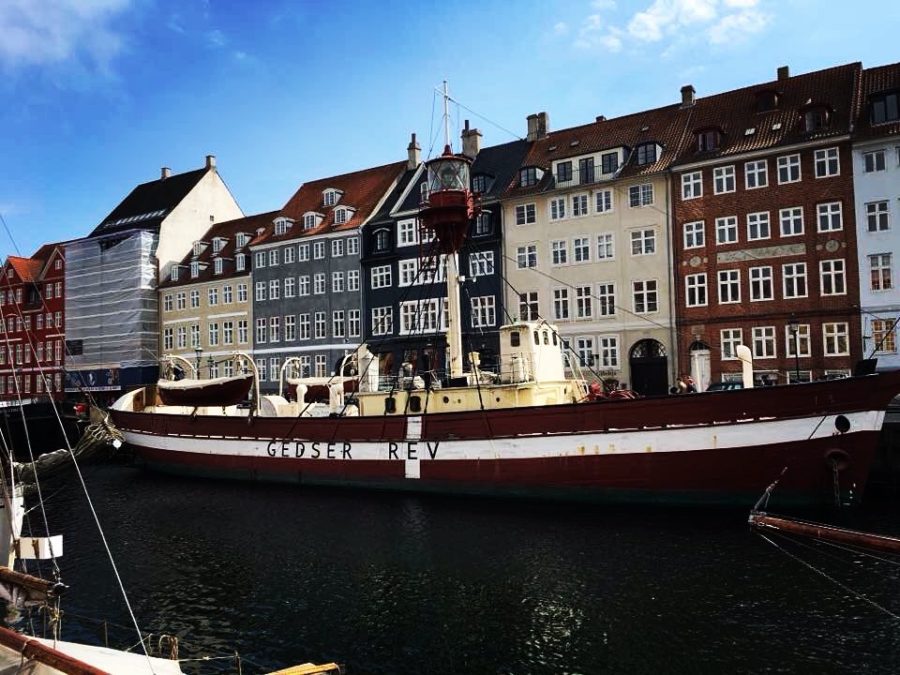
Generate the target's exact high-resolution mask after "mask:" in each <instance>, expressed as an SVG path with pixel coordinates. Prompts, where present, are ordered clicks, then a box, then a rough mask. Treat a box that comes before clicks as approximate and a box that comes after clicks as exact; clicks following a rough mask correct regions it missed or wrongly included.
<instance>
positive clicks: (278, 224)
mask: <svg viewBox="0 0 900 675" xmlns="http://www.w3.org/2000/svg"><path fill="white" fill-rule="evenodd" d="M293 224H294V223H293V221H291V220H290V219H288V218H276V219H275V234H276V235H283V234H287V232H288V230H290V229H291V225H293Z"/></svg>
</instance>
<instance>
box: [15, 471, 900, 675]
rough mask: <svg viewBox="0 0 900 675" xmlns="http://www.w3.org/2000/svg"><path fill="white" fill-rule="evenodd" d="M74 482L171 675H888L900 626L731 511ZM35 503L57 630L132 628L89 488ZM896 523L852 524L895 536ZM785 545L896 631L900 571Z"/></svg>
mask: <svg viewBox="0 0 900 675" xmlns="http://www.w3.org/2000/svg"><path fill="white" fill-rule="evenodd" d="M85 478H86V480H87V483H88V488H89V491H90V495H91V498H92V500H93V502H94V505H95V507H96V510H97V512H98V514H99V516H100V519H101V523H102V525H103V528H104V531H105V534H106V537H107V540H108V542H109V545H110V548H111V549H112V553H113V555H114V557H115V560H116V563H117V565H118V566H119V570H120V573H121V575H122V579H123V581H124V584H125V587H126V590H127V591H128V595H129V598H130V601H131V603H132V606H133V608H134V610H135V614H136V615H137V618H138V621H139V623H140V626H141V628H142V629H143V630H144V631H146V632H152V633H154V634H156V635H157V636H158V634H159V633H172V634H177V635H178V636H179V638H180V640H181V656H182V657H186V656H187V657H191V656H193V657H196V656H200V655H211V656H227V655H229V654H232V653H233V652H234V651H237V652H239V653H240V655H241V656H242V657H243V659H244V661H243V672H244V673H258V672H265V671H266V669H271V670H274V669H277V668H279V667H282V668H283V667H286V666H288V665H293V664H297V663H302V662H305V661H310V660H311V661H327V660H335V661H338V662H341V663H344V664H347V666H348V671H349V672H350V673H351V674H353V673H392V674H403V673H435V674H440V673H448V674H449V673H455V674H456V673H726V672H729V673H730V672H740V673H766V672H775V673H782V672H783V673H863V672H864V673H896V672H900V649H898V647H900V619H898V618H894V617H892V616H889V615H888V614H887V613H886V612H885V611H882V610H879V609H877V608H876V607H873V606H872V605H871V604H868V603H866V602H864V601H862V600H860V599H858V598H857V597H855V596H853V595H852V594H850V593H849V592H847V591H845V590H844V589H842V588H840V587H839V586H837V585H835V584H834V583H832V582H830V581H828V580H827V579H825V578H824V577H823V576H821V575H820V574H818V573H816V572H815V571H813V570H812V569H810V568H809V567H807V566H805V565H804V564H801V563H800V562H798V561H796V560H795V559H793V558H791V557H789V556H788V555H786V554H785V553H783V552H782V551H780V550H778V549H776V548H775V547H774V546H772V545H770V544H769V543H767V542H765V541H764V540H762V539H761V538H760V537H759V536H757V535H754V534H751V533H750V532H749V531H748V529H747V526H746V524H745V523H746V517H747V512H746V511H743V510H742V511H733V510H727V511H726V510H712V511H710V510H685V509H681V510H672V509H662V508H659V509H652V510H636V509H633V508H632V509H624V508H617V509H612V508H609V507H602V506H583V505H560V504H550V503H539V502H514V501H492V500H484V499H452V498H437V497H430V496H425V497H411V496H406V495H395V494H381V493H369V492H355V491H354V492H352V491H340V490H313V489H304V488H295V487H289V486H266V485H255V484H244V483H224V482H209V481H196V480H188V479H180V478H171V477H166V476H160V475H155V474H150V473H144V472H141V471H139V470H135V469H132V468H127V467H121V466H118V467H117V466H100V467H92V468H89V469H87V470H86V471H85ZM46 491H47V493H48V494H49V499H48V504H47V508H48V511H47V517H48V519H49V520H50V523H51V529H52V530H53V531H54V532H58V533H59V532H61V533H63V534H64V535H65V555H64V556H63V558H62V560H61V570H62V574H63V581H64V582H65V583H67V584H69V585H70V586H71V590H70V592H69V594H68V595H67V596H66V598H65V601H64V603H63V608H64V609H66V610H68V611H69V612H70V613H71V614H78V615H86V616H91V617H97V618H105V619H107V620H109V621H111V622H114V623H118V624H128V623H129V619H128V615H127V612H126V610H125V605H124V602H123V601H122V599H121V595H120V593H119V592H118V589H117V586H116V583H115V579H114V576H113V574H112V570H111V567H110V563H109V561H108V559H107V558H106V556H105V553H104V551H103V548H102V544H101V542H100V538H99V535H98V533H97V531H96V528H95V527H94V526H93V524H92V520H91V517H90V513H89V510H88V507H87V502H86V500H85V497H84V495H83V494H82V492H81V490H80V487H78V486H77V485H76V484H75V483H74V482H73V483H71V484H69V485H66V486H64V487H61V488H59V487H57V488H55V489H47V490H46ZM897 506H898V504H897V503H895V502H882V503H880V504H878V505H873V506H870V507H869V508H868V509H865V510H863V511H861V512H858V513H856V514H855V515H854V516H853V517H852V519H851V520H852V522H853V524H855V525H857V526H860V527H864V528H868V529H873V530H877V531H879V532H882V533H898V532H900V512H898V508H897ZM819 515H820V516H824V517H831V516H829V514H819ZM831 519H832V520H834V517H831ZM30 520H31V523H32V526H33V527H37V524H38V523H39V518H38V513H37V512H36V511H35V512H32V513H31V515H30ZM779 544H780V545H782V546H783V547H784V548H785V549H786V550H788V551H790V552H791V553H793V554H794V555H798V556H800V557H801V558H802V559H803V560H804V561H805V562H807V563H809V564H811V565H813V566H815V568H816V569H819V570H821V571H823V572H825V573H827V574H828V575H829V576H831V577H833V578H834V579H836V580H839V581H840V582H841V583H843V584H845V585H846V586H848V587H850V588H852V589H854V590H855V591H857V592H860V593H863V594H865V595H866V596H868V597H869V598H871V599H872V600H873V601H875V602H877V603H878V604H879V605H881V606H882V607H883V608H884V609H885V610H888V611H890V612H893V613H895V614H897V615H900V567H898V566H897V564H896V563H895V562H894V561H889V560H883V561H879V560H874V559H871V558H868V557H864V556H861V555H858V554H853V553H850V552H848V551H844V550H838V549H832V548H823V547H818V546H817V547H812V548H804V547H803V546H801V545H799V544H797V543H796V542H794V541H787V540H779ZM86 626H87V624H84V623H82V622H77V621H75V619H74V617H70V618H67V619H66V620H65V623H64V629H63V630H64V637H65V638H68V639H73V640H90V641H96V640H97V639H98V638H97V636H98V635H99V632H98V631H96V630H91V629H89V628H87V627H86ZM112 632H113V634H114V637H116V638H118V639H119V643H120V645H124V644H133V643H135V642H136V641H137V639H136V637H135V633H134V631H132V632H131V633H128V632H127V631H115V630H114V631H112ZM226 665H227V664H226V662H223V661H215V662H208V663H205V664H185V665H184V666H183V667H184V669H185V672H188V673H191V672H203V673H208V672H237V671H236V670H235V669H234V668H232V669H231V670H228V669H227V668H226V667H225V666H226Z"/></svg>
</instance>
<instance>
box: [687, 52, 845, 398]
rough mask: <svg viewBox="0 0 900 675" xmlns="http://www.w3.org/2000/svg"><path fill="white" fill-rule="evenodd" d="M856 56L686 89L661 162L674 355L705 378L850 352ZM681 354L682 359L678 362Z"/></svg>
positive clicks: (771, 378)
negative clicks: (746, 354) (685, 117)
mask: <svg viewBox="0 0 900 675" xmlns="http://www.w3.org/2000/svg"><path fill="white" fill-rule="evenodd" d="M860 76H861V65H860V64H858V63H854V64H849V65H844V66H839V67H835V68H830V69H827V70H821V71H817V72H813V73H807V74H804V75H799V76H795V77H790V75H789V73H788V69H787V68H780V69H779V71H778V78H777V79H776V80H774V81H771V82H766V83H763V84H759V85H755V86H752V87H746V88H743V89H738V90H735V91H730V92H726V93H723V94H718V95H715V96H710V97H707V98H698V99H696V100H695V99H694V91H693V88H692V87H685V88H684V90H683V101H682V107H683V108H689V109H690V110H691V119H690V122H689V125H688V128H687V129H686V130H685V140H684V141H683V143H682V146H681V149H680V150H679V155H680V156H679V157H678V159H676V160H675V162H674V163H673V167H672V198H673V216H674V218H673V240H674V241H673V249H672V250H673V258H674V268H673V269H674V276H675V289H676V291H675V292H676V298H675V302H676V316H677V317H678V318H677V321H676V331H677V334H678V350H679V362H680V363H682V364H684V370H688V368H690V369H691V370H692V372H693V373H694V376H695V378H696V377H698V376H699V377H700V379H701V382H702V383H703V384H706V383H708V382H709V381H713V382H715V381H718V380H723V379H725V380H728V379H736V378H738V377H739V376H740V372H741V361H740V360H738V358H737V356H736V353H735V350H736V347H737V345H739V344H745V345H746V346H747V347H749V348H750V349H751V351H752V353H753V356H754V361H753V368H754V374H755V379H756V381H757V383H759V384H765V383H773V382H776V381H777V382H781V383H783V382H786V381H792V380H793V379H795V378H796V377H798V376H799V379H801V380H808V379H819V378H823V377H831V376H838V375H843V374H850V373H851V372H852V369H853V366H854V364H855V363H856V361H857V360H858V359H860V358H861V357H862V353H861V347H860V345H861V344H862V340H861V335H860V326H859V274H858V262H857V253H856V251H857V247H856V225H855V215H854V193H853V163H852V156H851V143H850V134H851V132H852V129H853V125H852V120H853V107H854V105H855V97H856V91H857V88H858V85H859V81H860ZM688 364H690V365H689V366H688Z"/></svg>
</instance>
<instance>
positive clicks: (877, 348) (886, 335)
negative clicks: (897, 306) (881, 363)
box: [866, 312, 900, 359]
mask: <svg viewBox="0 0 900 675" xmlns="http://www.w3.org/2000/svg"><path fill="white" fill-rule="evenodd" d="M866 314H871V315H872V316H875V315H874V314H872V313H871V312H866ZM879 320H881V319H879ZM898 322H900V316H898V317H897V318H895V319H894V322H893V323H892V324H891V327H890V328H889V329H888V330H886V331H884V335H882V336H881V340H879V341H878V344H877V345H874V346H873V347H872V351H871V352H870V353H869V358H870V359H871V358H872V357H873V356H875V354H876V353H877V352H880V351H881V347H882V346H883V345H884V343H885V341H886V340H887V339H888V338H889V337H893V335H894V330H896V328H897V323H898ZM873 332H874V331H873Z"/></svg>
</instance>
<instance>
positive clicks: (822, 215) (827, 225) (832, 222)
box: [818, 202, 844, 232]
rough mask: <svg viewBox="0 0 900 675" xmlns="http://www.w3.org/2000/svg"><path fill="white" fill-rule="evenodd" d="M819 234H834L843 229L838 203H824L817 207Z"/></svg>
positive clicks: (839, 204)
mask: <svg viewBox="0 0 900 675" xmlns="http://www.w3.org/2000/svg"><path fill="white" fill-rule="evenodd" d="M818 212H819V232H834V231H836V230H843V229H844V222H843V217H842V214H841V203H840V202H826V203H824V204H819V205H818Z"/></svg>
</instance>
